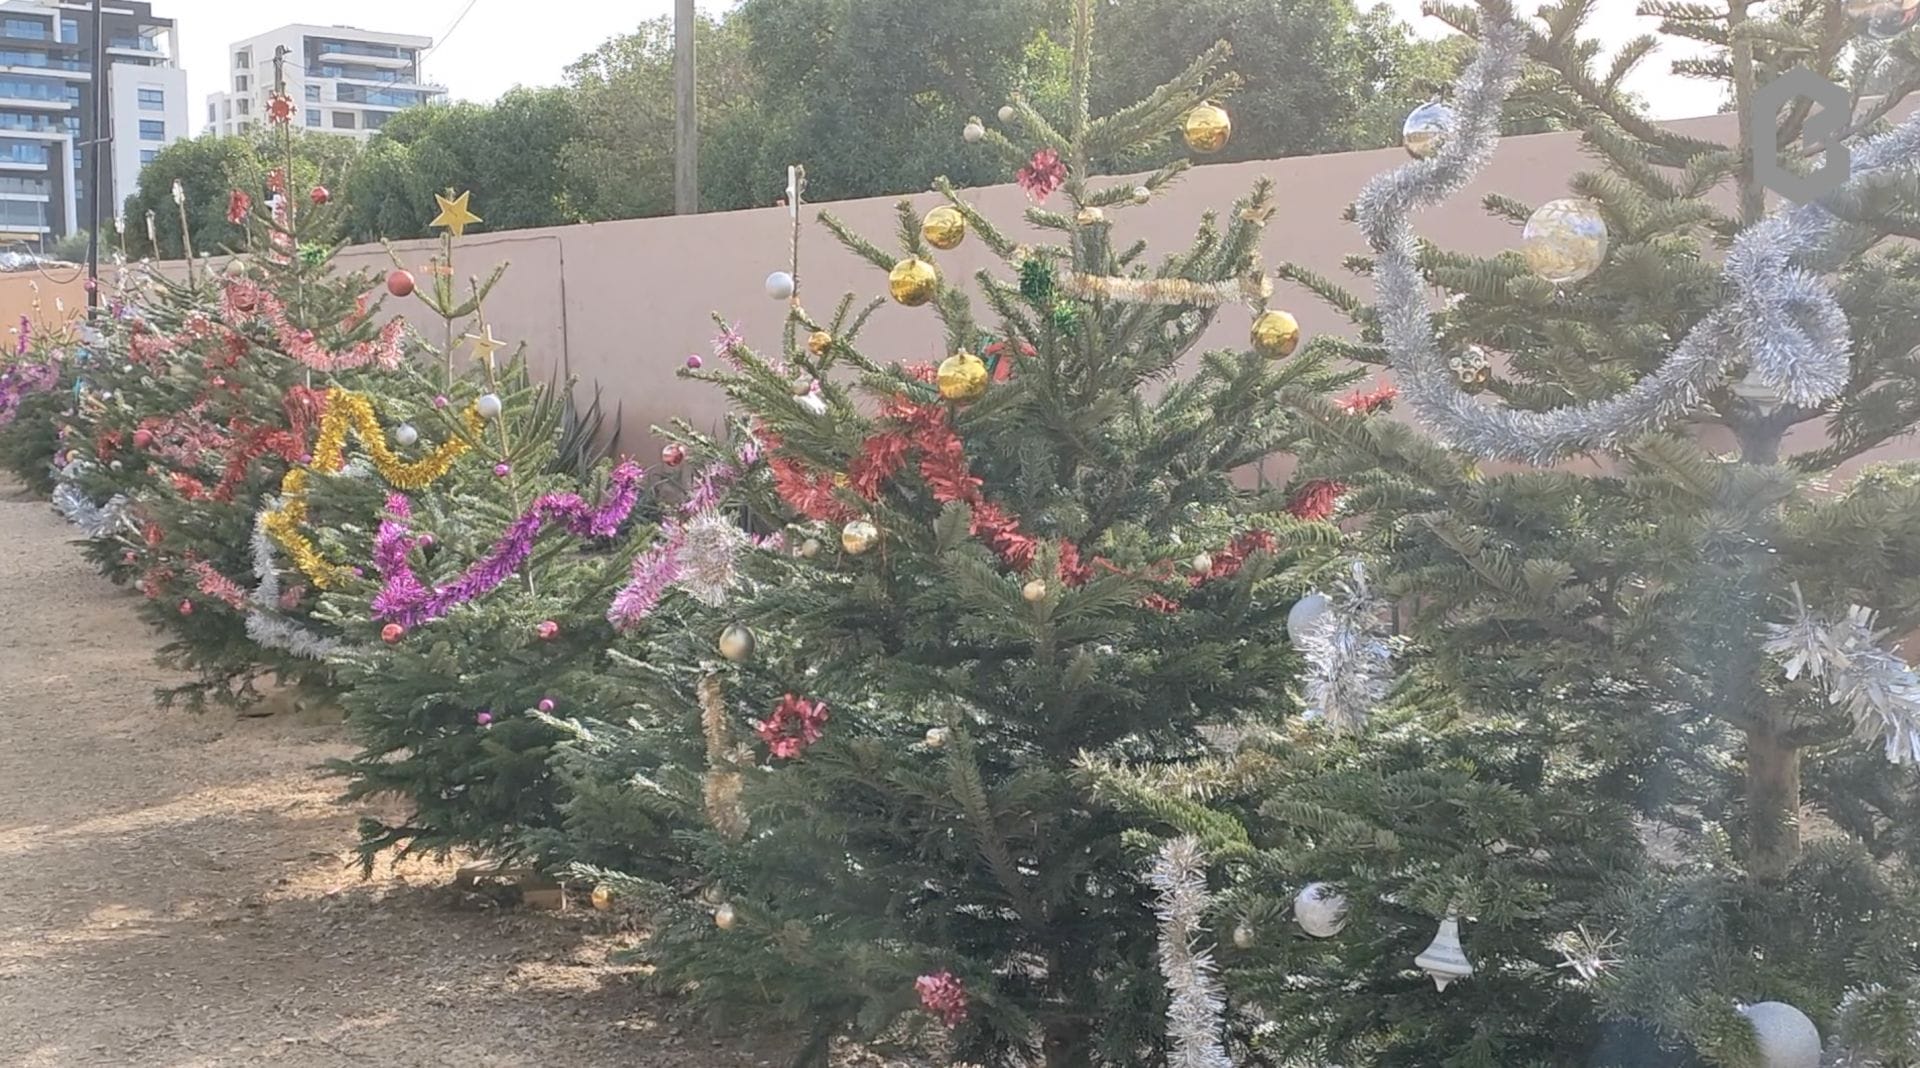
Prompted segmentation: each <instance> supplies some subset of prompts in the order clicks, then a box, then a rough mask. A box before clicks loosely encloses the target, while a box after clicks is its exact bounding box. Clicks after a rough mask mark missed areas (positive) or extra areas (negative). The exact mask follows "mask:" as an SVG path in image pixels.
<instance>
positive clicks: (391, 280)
mask: <svg viewBox="0 0 1920 1068" xmlns="http://www.w3.org/2000/svg"><path fill="white" fill-rule="evenodd" d="M387 292H389V293H392V294H393V295H394V296H396V297H410V296H412V295H413V273H412V272H411V271H403V270H400V269H399V268H395V269H393V270H391V271H388V272H387Z"/></svg>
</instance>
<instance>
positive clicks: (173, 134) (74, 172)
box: [0, 0, 188, 245]
mask: <svg viewBox="0 0 1920 1068" xmlns="http://www.w3.org/2000/svg"><path fill="white" fill-rule="evenodd" d="M99 14H100V19H99V23H100V34H101V36H102V37H103V38H104V42H103V43H104V54H105V62H104V64H103V66H104V67H105V72H104V76H105V78H106V93H105V99H104V101H101V100H100V96H99V94H98V93H97V90H96V86H97V84H98V83H97V82H96V80H95V79H96V75H97V74H98V73H99V72H96V71H95V70H94V69H93V66H94V64H93V55H94V7H93V4H92V2H91V0H83V2H57V0H0V241H4V242H13V241H25V242H27V243H29V244H35V245H38V244H40V243H42V242H45V241H50V240H52V239H54V238H57V237H60V236H62V235H64V234H68V233H72V232H74V231H75V230H79V229H84V228H85V227H87V226H88V220H91V219H95V218H103V219H108V220H111V219H112V218H114V217H115V215H117V214H118V212H119V207H120V205H121V204H122V203H124V202H125V201H126V198H127V197H128V196H130V195H132V193H133V191H134V188H135V187H136V186H137V184H138V183H139V180H140V168H141V167H143V166H145V165H146V163H147V162H148V161H150V160H151V159H153V156H154V154H155V153H156V152H158V151H159V150H160V149H161V148H162V147H164V146H165V145H166V144H168V143H169V142H172V141H175V140H178V139H179V138H181V137H183V136H185V135H186V134H187V132H188V131H187V122H188V111H187V99H186V97H187V76H186V72H185V71H184V70H181V69H180V64H179V47H178V40H177V34H176V30H175V27H174V21H173V20H172V19H169V18H161V17H159V16H156V15H155V14H154V13H153V5H152V4H149V3H144V2H141V0H103V4H102V8H101V10H100V13H99ZM97 102H99V103H104V105H105V108H104V111H102V112H101V113H100V114H99V115H98V116H96V114H95V111H96V103H97ZM90 152H99V153H101V154H102V155H101V163H102V167H101V186H102V188H103V191H104V193H105V195H104V196H102V197H100V198H98V201H97V202H96V198H95V196H94V190H92V189H90V188H89V187H88V184H87V182H88V174H87V162H88V155H87V154H88V153H90Z"/></svg>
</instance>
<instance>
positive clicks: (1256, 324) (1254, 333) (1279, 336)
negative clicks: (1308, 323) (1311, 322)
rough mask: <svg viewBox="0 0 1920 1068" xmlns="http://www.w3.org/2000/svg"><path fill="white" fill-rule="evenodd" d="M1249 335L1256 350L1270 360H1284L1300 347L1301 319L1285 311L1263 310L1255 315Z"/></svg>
mask: <svg viewBox="0 0 1920 1068" xmlns="http://www.w3.org/2000/svg"><path fill="white" fill-rule="evenodd" d="M1248 336H1249V337H1250V338H1251V340H1252V341H1253V349H1254V351H1255V352H1258V353H1259V354H1260V355H1262V356H1265V357H1266V358H1267V359H1269V360H1284V359H1286V358H1287V357H1289V356H1291V355H1293V350H1294V349H1297V348H1299V347H1300V321H1299V320H1298V319H1295V318H1294V317H1293V316H1291V315H1289V314H1287V313H1286V312H1283V311H1275V310H1269V311H1263V312H1261V313H1260V314H1259V315H1258V316H1256V317H1254V320H1253V329H1252V330H1251V331H1249V335H1248Z"/></svg>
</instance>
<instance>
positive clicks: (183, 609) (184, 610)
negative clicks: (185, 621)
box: [180, 601, 193, 616]
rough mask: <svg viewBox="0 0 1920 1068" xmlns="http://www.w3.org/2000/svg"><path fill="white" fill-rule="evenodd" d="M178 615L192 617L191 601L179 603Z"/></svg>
mask: <svg viewBox="0 0 1920 1068" xmlns="http://www.w3.org/2000/svg"><path fill="white" fill-rule="evenodd" d="M180 614H181V615H183V616H190V615H192V614H193V602H192V601H181V602H180Z"/></svg>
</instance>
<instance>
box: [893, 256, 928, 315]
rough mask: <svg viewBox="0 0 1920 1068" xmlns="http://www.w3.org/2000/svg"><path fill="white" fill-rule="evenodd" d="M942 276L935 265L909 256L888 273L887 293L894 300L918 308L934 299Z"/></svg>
mask: <svg viewBox="0 0 1920 1068" xmlns="http://www.w3.org/2000/svg"><path fill="white" fill-rule="evenodd" d="M939 283H940V275H939V273H938V272H936V271H935V270H934V269H933V264H931V263H928V262H927V261H926V260H923V259H921V258H920V257H918V256H909V257H907V258H906V259H904V260H901V261H900V262H899V263H896V264H894V265H893V270H891V271H888V272H887V291H888V292H890V293H892V294H893V299H895V300H897V301H899V302H900V303H902V304H905V305H906V306H907V307H909V308H918V307H919V306H920V305H922V304H925V303H926V302H927V301H930V300H932V299H933V291H934V290H935V289H936V288H937V287H938V286H939Z"/></svg>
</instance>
